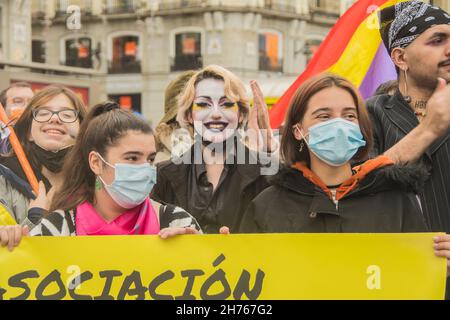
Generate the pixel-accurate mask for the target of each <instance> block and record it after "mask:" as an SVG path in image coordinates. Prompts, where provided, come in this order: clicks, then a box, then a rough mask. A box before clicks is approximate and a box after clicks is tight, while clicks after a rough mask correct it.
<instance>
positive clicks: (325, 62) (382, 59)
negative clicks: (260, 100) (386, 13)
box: [269, 0, 405, 128]
mask: <svg viewBox="0 0 450 320" xmlns="http://www.w3.org/2000/svg"><path fill="white" fill-rule="evenodd" d="M402 1H405V0H358V1H357V2H356V3H355V4H354V5H353V6H352V7H351V8H350V9H348V10H347V12H346V13H345V14H344V15H343V16H342V17H341V18H340V19H339V20H338V22H337V23H336V24H335V26H334V27H333V28H332V29H331V30H330V32H329V33H328V36H327V37H326V39H325V40H324V42H323V43H322V44H321V46H320V47H319V49H318V50H317V52H316V54H315V55H314V57H313V59H312V60H311V62H310V63H309V64H308V66H307V68H306V70H305V71H304V72H303V73H302V74H301V75H300V76H299V77H298V78H297V80H296V81H295V82H294V83H293V84H292V85H291V86H290V87H289V89H288V90H287V91H286V92H285V93H284V94H283V96H282V97H281V98H280V99H279V100H278V102H277V103H276V104H275V105H274V106H273V108H272V109H271V110H270V111H269V116H270V123H271V126H272V128H278V127H279V126H280V125H281V124H282V123H283V121H284V116H285V114H286V111H287V108H288V106H289V102H290V101H291V98H292V96H293V95H294V93H295V91H296V90H297V88H298V87H299V86H300V85H301V84H302V83H303V82H304V81H305V80H306V79H308V78H310V77H312V76H314V75H316V74H319V73H322V72H331V73H335V74H338V75H340V76H343V77H345V78H347V79H349V80H350V81H351V82H352V83H353V84H354V85H355V86H356V87H357V88H359V90H360V92H361V94H362V95H363V97H364V98H368V97H370V96H371V95H372V94H373V93H374V92H375V90H376V89H377V87H378V86H379V85H380V84H382V83H384V82H386V81H388V80H393V79H396V78H397V74H396V71H395V67H394V64H393V63H392V61H391V59H390V57H389V55H388V53H387V51H386V49H385V47H384V44H383V41H382V40H381V36H380V32H379V22H378V12H379V10H382V9H384V8H386V7H389V6H392V5H395V4H396V3H398V2H402Z"/></svg>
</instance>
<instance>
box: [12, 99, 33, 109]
mask: <svg viewBox="0 0 450 320" xmlns="http://www.w3.org/2000/svg"><path fill="white" fill-rule="evenodd" d="M29 102H30V99H25V98H21V97H14V98H12V99H11V102H10V103H8V105H10V106H11V107H12V108H25V107H26V106H27V104H28V103H29Z"/></svg>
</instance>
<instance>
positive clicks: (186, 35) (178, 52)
mask: <svg viewBox="0 0 450 320" xmlns="http://www.w3.org/2000/svg"><path fill="white" fill-rule="evenodd" d="M202 67H203V58H202V34H201V33H200V32H183V33H177V34H175V56H174V57H173V61H172V64H171V68H170V69H171V71H183V70H192V69H200V68H202Z"/></svg>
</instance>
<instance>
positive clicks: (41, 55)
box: [31, 40, 45, 63]
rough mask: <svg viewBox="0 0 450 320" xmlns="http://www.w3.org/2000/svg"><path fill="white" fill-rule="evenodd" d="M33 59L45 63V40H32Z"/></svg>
mask: <svg viewBox="0 0 450 320" xmlns="http://www.w3.org/2000/svg"><path fill="white" fill-rule="evenodd" d="M31 61H33V62H39V63H45V41H43V40H32V42H31Z"/></svg>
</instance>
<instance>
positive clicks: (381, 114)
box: [367, 91, 450, 233]
mask: <svg viewBox="0 0 450 320" xmlns="http://www.w3.org/2000/svg"><path fill="white" fill-rule="evenodd" d="M367 107H368V109H369V113H370V116H371V118H372V121H373V126H374V140H375V141H374V142H375V143H374V150H373V156H375V155H378V154H382V153H384V152H385V151H387V150H389V149H390V148H391V147H392V146H394V145H395V144H396V143H397V142H399V141H400V140H401V139H402V138H403V137H405V136H406V135H407V134H408V133H409V132H410V131H411V130H412V129H414V128H415V127H416V126H417V125H418V124H419V121H418V120H417V118H416V116H415V114H414V111H413V110H412V108H411V107H410V106H409V105H408V103H407V102H406V101H405V100H404V99H403V96H402V95H401V94H400V92H398V91H397V93H396V94H395V95H394V96H392V97H390V96H388V95H379V96H375V97H372V98H370V99H369V100H368V101H367ZM411 148H414V146H413V145H412V146H411ZM420 161H421V162H422V163H423V164H424V165H425V167H426V168H427V169H428V171H429V173H430V177H429V179H428V180H427V181H426V183H425V188H424V190H422V192H421V193H420V194H419V196H420V200H421V203H422V208H423V212H424V216H425V219H426V221H427V223H428V225H429V227H430V229H431V230H432V231H438V232H442V231H444V232H446V233H450V130H449V131H448V132H447V134H446V135H444V136H443V137H441V138H440V139H438V140H437V141H435V142H434V143H433V144H432V145H431V146H429V148H428V149H427V151H426V152H425V153H424V154H423V155H422V157H421V159H420Z"/></svg>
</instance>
